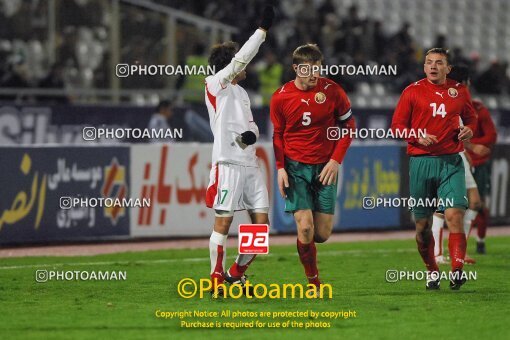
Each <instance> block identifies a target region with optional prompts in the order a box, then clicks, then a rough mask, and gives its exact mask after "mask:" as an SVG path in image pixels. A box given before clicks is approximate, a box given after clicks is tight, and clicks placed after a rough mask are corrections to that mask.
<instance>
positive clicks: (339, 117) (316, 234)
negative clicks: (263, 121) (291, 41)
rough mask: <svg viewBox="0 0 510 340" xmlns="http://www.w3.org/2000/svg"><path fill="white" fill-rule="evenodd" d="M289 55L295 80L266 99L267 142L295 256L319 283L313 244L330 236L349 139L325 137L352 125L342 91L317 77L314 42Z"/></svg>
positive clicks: (317, 55)
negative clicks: (293, 233) (289, 217)
mask: <svg viewBox="0 0 510 340" xmlns="http://www.w3.org/2000/svg"><path fill="white" fill-rule="evenodd" d="M292 59H293V60H292V63H293V65H292V66H293V68H294V71H295V72H296V78H295V79H294V80H292V81H290V82H288V83H286V84H284V85H283V86H282V87H280V88H279V89H278V90H276V92H275V93H274V94H273V97H272V98H271V108H270V110H271V121H272V122H273V125H274V133H273V146H274V153H275V158H276V167H277V169H278V187H279V190H280V194H281V195H282V197H284V198H285V211H286V212H289V213H292V214H293V215H294V219H295V221H296V225H297V234H298V235H297V250H298V254H299V258H300V260H301V263H302V265H303V267H304V269H305V274H306V276H307V278H308V282H309V284H313V285H315V286H316V287H319V286H320V280H319V271H318V269H317V259H316V257H317V249H316V247H315V242H317V243H322V242H325V241H326V240H327V239H328V238H329V236H330V235H331V232H332V229H333V215H334V213H335V205H336V196H337V178H338V168H339V166H340V164H341V163H342V161H343V159H344V156H345V153H346V151H347V148H348V147H349V145H350V144H351V141H352V138H351V136H350V135H349V133H346V134H347V135H348V136H346V137H343V138H340V139H338V138H336V137H338V136H339V135H336V134H333V136H331V128H337V127H342V128H343V129H347V131H350V129H354V128H355V123H354V118H353V117H352V113H351V104H350V102H349V99H348V98H347V95H346V94H345V92H344V90H343V89H342V88H341V87H340V86H339V85H338V84H337V83H335V82H334V81H332V80H330V79H327V78H323V77H320V72H319V68H320V65H321V63H322V59H323V57H322V53H321V51H320V50H319V48H318V47H317V45H314V44H307V45H303V46H299V47H298V48H297V49H296V50H295V51H294V53H293V55H292ZM328 129H329V131H330V136H328ZM342 131H345V130H342ZM337 132H338V130H337ZM332 137H335V138H332ZM335 139H336V140H335Z"/></svg>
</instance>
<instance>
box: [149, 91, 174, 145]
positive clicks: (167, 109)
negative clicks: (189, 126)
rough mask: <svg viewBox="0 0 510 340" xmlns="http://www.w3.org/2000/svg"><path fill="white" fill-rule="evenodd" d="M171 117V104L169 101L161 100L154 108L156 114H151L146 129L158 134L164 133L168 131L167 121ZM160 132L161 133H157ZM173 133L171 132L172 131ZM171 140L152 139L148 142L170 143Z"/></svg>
mask: <svg viewBox="0 0 510 340" xmlns="http://www.w3.org/2000/svg"><path fill="white" fill-rule="evenodd" d="M172 116H173V110H172V103H171V102H170V101H169V100H162V101H160V102H159V104H158V106H157V107H156V112H154V113H153V114H152V117H151V120H150V121H149V125H148V128H149V129H151V130H157V131H158V133H163V134H164V133H165V131H167V130H168V129H170V124H169V122H168V121H169V119H170V118H172ZM159 131H162V132H159ZM172 133H173V131H172ZM173 141H174V140H173V139H168V138H153V139H151V140H150V142H151V143H163V142H167V143H172V142H173Z"/></svg>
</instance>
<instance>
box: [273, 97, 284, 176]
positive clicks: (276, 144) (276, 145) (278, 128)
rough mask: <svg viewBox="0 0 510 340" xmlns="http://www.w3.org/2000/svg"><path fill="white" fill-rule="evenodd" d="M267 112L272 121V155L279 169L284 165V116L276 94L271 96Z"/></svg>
mask: <svg viewBox="0 0 510 340" xmlns="http://www.w3.org/2000/svg"><path fill="white" fill-rule="evenodd" d="M269 114H270V116H271V121H272V122H273V127H274V129H273V149H274V157H275V159H276V169H278V170H279V169H281V168H283V167H284V166H285V154H284V151H283V132H284V131H285V117H284V115H283V113H282V110H281V105H280V102H279V101H278V96H277V95H276V94H274V95H273V97H272V98H271V104H270V107H269Z"/></svg>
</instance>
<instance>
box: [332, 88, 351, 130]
mask: <svg viewBox="0 0 510 340" xmlns="http://www.w3.org/2000/svg"><path fill="white" fill-rule="evenodd" d="M335 88H336V93H335V100H336V117H335V118H336V119H338V120H340V121H344V120H347V119H349V117H350V116H351V101H350V100H349V97H347V94H346V93H345V91H344V89H342V87H341V86H340V85H338V84H336V86H335Z"/></svg>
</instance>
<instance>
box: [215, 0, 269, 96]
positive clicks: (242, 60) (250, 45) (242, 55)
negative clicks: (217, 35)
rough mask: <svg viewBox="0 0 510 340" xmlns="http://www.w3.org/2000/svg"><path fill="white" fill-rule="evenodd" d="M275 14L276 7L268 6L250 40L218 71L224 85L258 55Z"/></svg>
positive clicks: (221, 83) (220, 80)
mask: <svg viewBox="0 0 510 340" xmlns="http://www.w3.org/2000/svg"><path fill="white" fill-rule="evenodd" d="M274 15H275V12H274V8H273V7H272V6H266V7H265V8H264V11H263V12H262V17H261V20H260V27H259V28H258V29H257V30H256V31H255V33H253V34H252V36H251V37H250V38H249V39H248V41H246V42H245V43H244V45H243V46H242V47H241V49H240V50H239V51H238V52H237V53H236V55H235V56H234V58H232V61H231V62H230V63H229V64H228V65H227V66H225V67H224V68H223V69H221V70H220V71H218V72H217V73H216V77H217V78H218V80H219V82H220V85H221V86H222V87H225V86H226V85H227V84H228V83H230V82H231V81H232V80H233V79H234V78H235V77H236V76H237V75H238V74H239V73H241V72H242V71H243V70H244V69H245V68H246V66H247V65H248V64H249V62H250V61H251V60H252V59H253V58H254V57H255V55H257V52H258V51H259V48H260V45H262V43H263V42H264V40H265V39H266V32H267V31H268V30H269V28H270V27H271V25H272V24H273V20H274Z"/></svg>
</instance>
